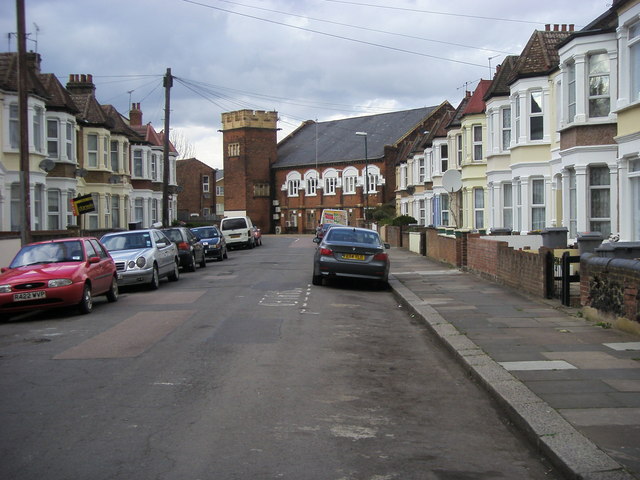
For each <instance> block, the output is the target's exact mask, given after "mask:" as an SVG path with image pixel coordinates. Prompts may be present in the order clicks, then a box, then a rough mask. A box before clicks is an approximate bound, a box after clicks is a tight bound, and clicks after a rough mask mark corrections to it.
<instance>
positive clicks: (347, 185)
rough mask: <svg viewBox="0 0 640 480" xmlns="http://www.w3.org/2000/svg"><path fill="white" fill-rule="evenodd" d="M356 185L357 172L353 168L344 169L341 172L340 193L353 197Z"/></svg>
mask: <svg viewBox="0 0 640 480" xmlns="http://www.w3.org/2000/svg"><path fill="white" fill-rule="evenodd" d="M357 184H358V170H356V169H355V168H353V167H347V168H345V169H344V171H343V172H342V193H343V194H345V195H354V194H355V193H356V185H357Z"/></svg>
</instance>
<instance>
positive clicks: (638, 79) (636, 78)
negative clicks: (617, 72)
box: [627, 20, 640, 103]
mask: <svg viewBox="0 0 640 480" xmlns="http://www.w3.org/2000/svg"><path fill="white" fill-rule="evenodd" d="M627 32H628V40H627V48H628V53H629V68H628V71H629V101H630V102H631V103H633V102H638V101H640V20H638V21H636V22H633V23H631V24H630V25H629V27H628V29H627Z"/></svg>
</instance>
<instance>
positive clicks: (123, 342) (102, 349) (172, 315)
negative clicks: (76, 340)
mask: <svg viewBox="0 0 640 480" xmlns="http://www.w3.org/2000/svg"><path fill="white" fill-rule="evenodd" d="M194 313H195V311H194V310H179V311H164V312H140V313H137V314H135V315H134V316H132V317H130V318H128V319H127V320H125V321H124V322H120V323H119V324H118V325H116V326H115V327H113V328H110V329H109V330H107V331H105V332H102V333H100V334H99V335H96V336H95V337H92V338H89V339H88V340H85V341H84V342H82V343H81V344H79V345H76V346H75V347H72V348H70V349H68V350H65V351H64V352H62V353H60V354H59V355H56V356H55V357H53V358H54V359H55V360H71V359H94V358H129V357H137V356H138V355H141V354H142V353H144V352H145V351H146V350H148V349H149V348H150V347H151V346H153V345H154V344H155V343H157V342H159V341H160V340H162V339H163V338H164V337H166V336H167V335H169V334H170V333H171V332H172V331H173V330H175V329H176V328H178V327H179V326H180V325H182V324H183V323H184V322H186V321H187V320H188V319H189V318H191V316H192V315H193V314H194Z"/></svg>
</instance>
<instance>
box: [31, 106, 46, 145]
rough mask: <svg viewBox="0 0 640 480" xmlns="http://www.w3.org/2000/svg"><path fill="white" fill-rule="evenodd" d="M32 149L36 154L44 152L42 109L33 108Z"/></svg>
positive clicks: (38, 107)
mask: <svg viewBox="0 0 640 480" xmlns="http://www.w3.org/2000/svg"><path fill="white" fill-rule="evenodd" d="M32 124H33V148H34V149H35V151H36V152H43V151H44V141H43V138H44V108H42V107H40V106H38V105H37V106H35V107H33V123H32Z"/></svg>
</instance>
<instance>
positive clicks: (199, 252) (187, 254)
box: [162, 227, 207, 272]
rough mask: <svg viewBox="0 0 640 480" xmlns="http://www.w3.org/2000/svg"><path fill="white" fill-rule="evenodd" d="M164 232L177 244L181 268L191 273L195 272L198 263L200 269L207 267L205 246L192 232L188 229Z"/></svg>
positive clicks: (166, 230) (168, 229)
mask: <svg viewBox="0 0 640 480" xmlns="http://www.w3.org/2000/svg"><path fill="white" fill-rule="evenodd" d="M162 232H163V233H164V234H165V235H166V236H167V237H169V240H171V241H172V242H173V243H175V244H176V247H177V248H178V257H179V258H180V266H181V267H183V268H184V269H185V270H187V271H189V272H195V271H196V263H197V264H198V265H200V268H203V267H206V266H207V259H206V258H205V256H204V246H203V245H202V242H201V241H200V239H199V238H198V237H197V236H196V235H195V234H194V233H193V232H192V231H191V230H189V229H188V228H187V227H170V228H163V229H162Z"/></svg>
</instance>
